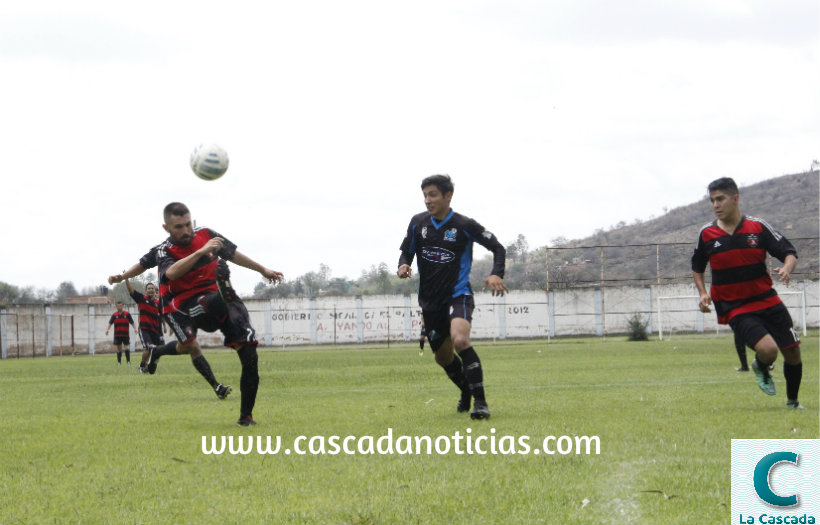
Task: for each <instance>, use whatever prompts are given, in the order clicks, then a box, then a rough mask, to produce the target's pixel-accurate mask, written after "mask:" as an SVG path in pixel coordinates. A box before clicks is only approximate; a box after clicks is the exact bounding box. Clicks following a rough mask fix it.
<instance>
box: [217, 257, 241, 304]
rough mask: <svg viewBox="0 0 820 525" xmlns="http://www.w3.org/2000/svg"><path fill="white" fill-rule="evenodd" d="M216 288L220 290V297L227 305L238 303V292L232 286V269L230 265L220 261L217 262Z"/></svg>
mask: <svg viewBox="0 0 820 525" xmlns="http://www.w3.org/2000/svg"><path fill="white" fill-rule="evenodd" d="M216 286H217V288H219V295H220V296H221V297H222V300H223V301H225V303H231V302H233V301H236V298H237V295H236V291H235V290H234V289H233V286H231V269H230V268H228V263H226V262H225V261H223V260H222V259H219V260H218V261H216Z"/></svg>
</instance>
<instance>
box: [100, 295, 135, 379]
mask: <svg viewBox="0 0 820 525" xmlns="http://www.w3.org/2000/svg"><path fill="white" fill-rule="evenodd" d="M129 324H130V325H131V327H132V328H134V331H135V332H136V331H137V327H136V326H134V319H133V318H132V317H131V314H129V313H128V311H127V310H126V309H125V307H124V306H123V304H122V301H117V311H116V312H114V313H113V314H112V315H111V319H109V320H108V328H106V329H105V335H108V331H109V330H110V329H111V326H112V325H113V326H114V348H116V350H117V366H120V365H122V347H123V345H124V346H125V361H126V362H127V363H128V364H129V365H130V364H131V337H130V334H129V332H128V325H129Z"/></svg>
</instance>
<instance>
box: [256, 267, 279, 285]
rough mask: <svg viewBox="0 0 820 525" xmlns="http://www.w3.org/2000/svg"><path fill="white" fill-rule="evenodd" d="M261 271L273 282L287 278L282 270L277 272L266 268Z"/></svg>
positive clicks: (263, 275)
mask: <svg viewBox="0 0 820 525" xmlns="http://www.w3.org/2000/svg"><path fill="white" fill-rule="evenodd" d="M259 273H261V274H262V277H264V278H265V279H267V280H268V282H269V283H271V284H278V283H281V282H282V281H284V280H285V275H284V274H283V273H282V272H277V271H276V270H269V269H267V268H265V269H263V270H262V271H261V272H259Z"/></svg>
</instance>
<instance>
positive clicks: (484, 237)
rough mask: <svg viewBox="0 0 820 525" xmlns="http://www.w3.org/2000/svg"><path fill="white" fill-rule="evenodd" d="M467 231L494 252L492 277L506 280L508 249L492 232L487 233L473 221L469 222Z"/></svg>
mask: <svg viewBox="0 0 820 525" xmlns="http://www.w3.org/2000/svg"><path fill="white" fill-rule="evenodd" d="M465 231H466V232H467V233H468V234H469V235H470V236H471V237H472V238H473V240H475V241H476V242H477V243H478V244H480V245H481V246H483V247H485V248H487V249H488V250H490V251H491V252H493V269H492V271H490V274H491V275H497V276H499V277H501V278H504V269H505V268H504V267H505V264H506V261H505V259H506V257H507V249H506V248H504V246H503V245H502V244H501V243H500V242H498V239H497V238H496V236H495V235H493V234H492V233H491V232H489V231H487V229H486V228H484V226H482V225H480V224H479V223H478V222H476V221H475V220H473V219H470V220H469V221H468V222H467V227H466V228H465Z"/></svg>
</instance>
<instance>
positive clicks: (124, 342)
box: [114, 335, 131, 346]
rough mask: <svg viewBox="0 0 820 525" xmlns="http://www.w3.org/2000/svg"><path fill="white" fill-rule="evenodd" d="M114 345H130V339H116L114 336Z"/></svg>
mask: <svg viewBox="0 0 820 525" xmlns="http://www.w3.org/2000/svg"><path fill="white" fill-rule="evenodd" d="M114 344H115V345H129V346H130V345H131V338H130V337H129V336H127V335H126V336H125V337H117V336H114Z"/></svg>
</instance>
